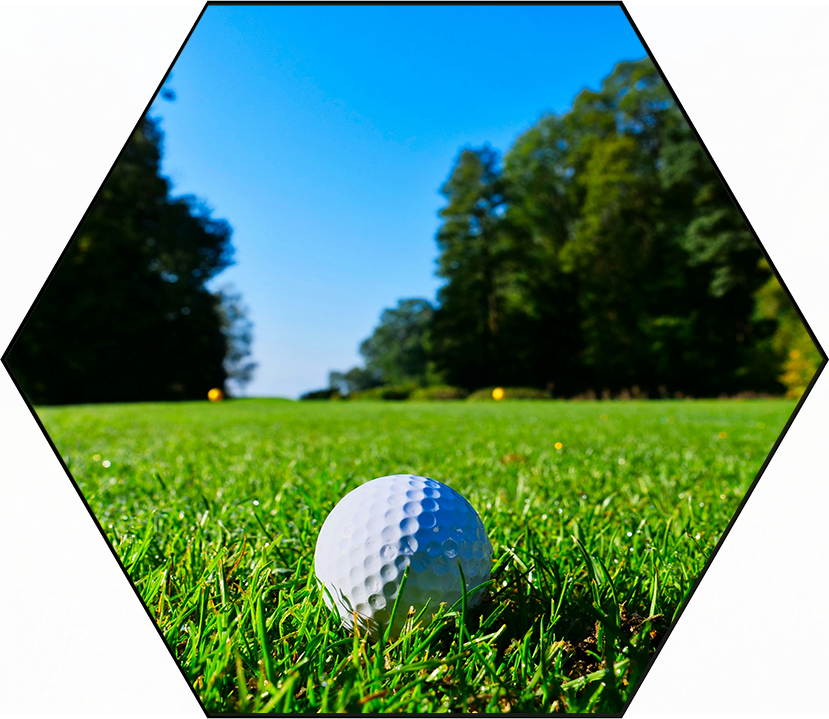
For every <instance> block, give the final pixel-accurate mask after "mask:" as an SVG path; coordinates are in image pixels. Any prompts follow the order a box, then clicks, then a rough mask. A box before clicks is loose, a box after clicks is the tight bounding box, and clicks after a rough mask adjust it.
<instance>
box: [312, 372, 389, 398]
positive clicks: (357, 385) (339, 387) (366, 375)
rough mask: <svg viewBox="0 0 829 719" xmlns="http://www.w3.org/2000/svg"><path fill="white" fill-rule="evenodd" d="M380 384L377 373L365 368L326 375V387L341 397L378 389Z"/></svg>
mask: <svg viewBox="0 0 829 719" xmlns="http://www.w3.org/2000/svg"><path fill="white" fill-rule="evenodd" d="M382 384H383V382H382V380H381V379H380V377H379V375H378V373H377V372H376V371H372V370H369V369H366V368H365V367H352V368H351V369H350V370H348V372H336V371H335V372H330V373H329V374H328V386H329V387H330V389H331V390H332V391H334V392H336V393H337V394H341V395H353V394H356V393H357V392H365V391H366V390H370V389H374V388H375V387H380V386H381V385H382ZM320 391H324V390H320Z"/></svg>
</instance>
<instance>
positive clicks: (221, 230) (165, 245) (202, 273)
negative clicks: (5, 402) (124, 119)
mask: <svg viewBox="0 0 829 719" xmlns="http://www.w3.org/2000/svg"><path fill="white" fill-rule="evenodd" d="M161 142H162V135H161V131H160V130H159V127H158V125H157V123H156V122H155V121H153V120H152V119H149V118H145V119H144V120H142V122H141V123H140V125H139V126H138V128H137V130H136V131H135V134H134V135H133V137H132V138H131V139H130V141H129V143H128V144H127V146H126V148H125V150H124V153H123V156H122V157H121V158H120V159H119V161H118V162H117V164H116V165H115V167H114V168H113V170H112V173H111V174H110V175H109V177H108V178H107V180H106V182H105V184H104V185H103V187H102V189H101V191H100V193H99V195H98V196H97V197H96V199H95V202H94V203H93V204H92V207H91V208H90V210H89V212H88V214H87V215H86V217H85V219H84V221H83V223H82V224H81V226H80V227H79V228H78V230H77V232H76V234H75V235H74V237H73V240H72V242H71V244H70V246H69V247H68V249H67V251H66V253H65V255H64V257H63V258H62V260H61V262H60V264H59V266H58V267H57V269H56V271H55V273H54V275H53V277H52V278H51V280H50V282H49V284H48V286H47V287H46V289H45V290H44V292H43V295H42V297H41V299H40V301H39V302H38V304H37V305H36V306H35V308H34V309H33V311H32V314H31V317H30V318H29V320H28V322H27V323H26V325H25V327H24V328H23V331H22V333H21V335H20V336H19V338H18V339H17V341H16V343H15V345H14V347H13V348H12V350H11V352H10V354H9V358H8V360H9V364H10V366H11V368H12V370H13V372H14V375H15V377H16V378H17V379H18V381H19V382H20V384H21V386H22V388H23V391H24V392H25V394H26V395H27V396H28V397H29V399H30V400H32V401H34V402H48V403H67V402H99V401H119V400H123V401H126V400H155V399H180V398H201V397H204V396H205V395H206V393H207V391H208V390H209V389H211V388H212V387H219V388H224V384H225V380H226V379H227V376H228V372H229V371H230V372H231V374H232V375H233V376H234V378H235V379H236V380H238V381H239V382H241V383H243V382H244V381H245V380H246V379H248V378H249V376H250V371H251V370H252V366H251V365H250V364H245V363H244V359H245V357H246V356H247V354H248V352H247V346H248V345H249V343H250V326H249V323H247V322H246V319H245V316H244V308H243V307H242V306H241V305H240V304H239V302H238V297H237V296H235V295H233V294H232V293H230V292H225V293H224V294H222V293H212V292H210V291H209V290H208V289H207V287H206V283H207V282H208V281H209V280H210V279H212V278H214V277H215V276H216V275H217V274H219V273H220V272H221V271H222V270H223V269H225V268H226V267H227V266H229V265H230V264H231V260H232V253H233V248H232V246H231V244H230V236H231V229H230V226H229V225H228V224H227V222H225V221H224V220H217V219H214V218H212V217H211V215H210V211H209V210H208V208H207V207H206V206H205V205H204V204H202V203H201V202H199V201H198V200H197V199H196V198H194V197H191V196H185V197H173V196H172V195H171V188H170V183H169V182H168V181H167V180H166V179H165V178H163V177H162V176H161V175H160V174H159V173H160V161H161ZM226 359H227V360H228V364H227V366H225V360H226Z"/></svg>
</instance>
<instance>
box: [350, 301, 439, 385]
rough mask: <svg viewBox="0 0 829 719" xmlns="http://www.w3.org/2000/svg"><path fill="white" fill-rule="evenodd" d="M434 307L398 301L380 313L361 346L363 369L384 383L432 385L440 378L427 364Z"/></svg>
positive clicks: (424, 302) (426, 302)
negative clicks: (375, 325) (378, 320)
mask: <svg viewBox="0 0 829 719" xmlns="http://www.w3.org/2000/svg"><path fill="white" fill-rule="evenodd" d="M433 314H434V307H433V306H432V304H431V303H430V302H429V301H428V300H424V299H408V300H400V302H398V304H397V307H396V308H394V309H387V310H384V311H383V314H382V316H381V318H380V324H379V325H378V326H377V327H376V328H375V330H374V332H373V333H372V335H371V337H369V338H368V339H366V340H365V341H364V342H363V343H362V344H361V345H360V354H361V355H363V357H364V358H365V365H366V370H368V371H369V372H370V373H371V374H372V376H375V377H377V378H379V380H380V381H382V382H383V383H384V384H395V385H401V384H407V383H412V384H419V385H421V386H426V385H428V384H433V383H434V382H436V381H437V380H438V379H439V378H438V377H437V376H436V373H435V372H434V369H433V368H432V366H431V364H430V361H429V353H430V343H429V327H430V324H431V321H432V316H433Z"/></svg>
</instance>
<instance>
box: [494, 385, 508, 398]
mask: <svg viewBox="0 0 829 719" xmlns="http://www.w3.org/2000/svg"><path fill="white" fill-rule="evenodd" d="M505 394H506V392H504V388H503V387H496V388H495V389H494V390H492V399H495V400H500V399H504V395H505Z"/></svg>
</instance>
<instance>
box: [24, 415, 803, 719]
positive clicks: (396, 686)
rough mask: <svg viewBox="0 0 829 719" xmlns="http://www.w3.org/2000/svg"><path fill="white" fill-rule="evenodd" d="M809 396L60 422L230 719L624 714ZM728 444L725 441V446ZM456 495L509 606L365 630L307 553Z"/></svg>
mask: <svg viewBox="0 0 829 719" xmlns="http://www.w3.org/2000/svg"><path fill="white" fill-rule="evenodd" d="M794 404H795V403H794V401H791V400H774V401H764V400H758V401H751V402H747V401H744V402H733V401H732V402H724V401H719V402H718V401H707V402H701V401H696V402H673V401H664V402H624V403H619V402H591V403H563V402H558V401H552V402H537V403H508V402H507V403H466V402H459V403H452V402H447V403H428V404H427V403H423V404H410V403H406V404H397V403H350V402H340V403H328V402H322V403H315V402H307V403H297V402H287V401H275V400H237V401H235V402H232V403H221V404H216V405H214V404H208V403H206V402H203V403H192V404H191V403H176V404H146V405H140V404H139V405H122V406H119V405H102V406H85V407H67V408H47V409H42V410H39V415H40V418H41V420H42V421H43V424H44V426H45V428H46V430H47V431H48V432H49V434H50V436H51V437H52V439H53V440H54V442H55V445H56V447H57V449H58V451H59V452H60V453H61V455H62V457H63V458H64V461H65V462H66V464H67V466H68V467H69V469H70V471H71V472H72V474H73V476H74V478H75V480H76V481H77V482H78V484H79V487H80V489H81V491H82V493H83V495H84V497H85V499H86V500H87V502H88V503H89V506H90V507H91V509H92V511H93V513H94V514H95V516H96V518H97V520H98V521H99V522H100V525H101V527H102V529H103V531H104V533H105V534H106V537H107V539H108V540H109V542H110V543H111V544H112V546H113V548H114V550H115V551H116V553H117V554H118V557H119V558H120V560H121V562H122V563H123V565H124V566H125V567H126V569H127V571H128V573H129V575H130V577H131V578H132V580H133V581H134V583H135V586H136V588H137V590H138V592H139V593H140V595H141V597H142V599H143V601H144V602H145V603H146V606H147V608H148V609H149V611H150V613H151V614H152V616H153V618H154V619H155V621H156V622H157V624H158V627H159V629H160V631H161V634H162V636H163V637H164V640H165V641H166V642H167V644H168V646H169V647H170V649H171V651H172V652H173V654H174V656H175V657H176V659H177V660H178V662H179V663H180V664H181V666H182V668H183V671H184V673H185V675H186V676H187V678H188V680H189V681H190V682H191V683H192V684H193V686H194V687H195V690H196V692H197V693H198V695H199V697H200V698H201V700H202V701H203V702H204V705H205V707H206V709H207V711H208V712H209V713H222V712H244V713H249V712H274V711H275V712H280V713H315V712H332V713H333V712H339V711H346V712H353V713H358V712H369V713H371V712H388V713H396V714H400V713H431V712H439V711H440V712H443V711H452V712H468V711H481V712H484V711H490V712H502V711H512V712H526V713H547V712H573V713H575V712H588V711H589V712H600V713H618V712H620V711H621V710H622V708H623V705H624V702H625V701H626V699H627V698H628V697H630V695H631V693H632V692H633V690H634V688H635V687H636V684H637V682H638V680H639V678H640V677H641V676H642V673H643V672H644V671H645V669H646V668H647V666H648V662H649V660H650V659H651V657H652V656H653V651H654V649H655V647H656V646H657V645H658V644H659V642H660V641H661V638H662V637H663V636H664V634H665V631H666V629H667V627H668V625H669V624H670V623H671V622H672V621H673V618H674V617H675V615H676V612H677V611H678V609H679V608H680V607H681V605H682V603H683V601H684V600H685V598H686V597H687V595H688V592H689V591H690V590H691V588H692V587H693V584H694V581H695V578H696V577H697V576H699V573H700V571H701V569H702V568H703V566H704V565H705V563H706V562H707V560H708V558H709V557H710V555H711V552H712V551H713V549H714V548H715V547H716V546H717V544H718V542H719V540H720V538H721V536H722V533H723V531H724V529H725V528H726V526H727V524H728V522H729V520H730V519H731V518H732V516H733V515H734V512H735V511H736V509H737V507H738V506H739V504H740V502H741V501H742V499H743V497H744V495H745V492H746V490H747V488H748V487H749V485H750V484H751V482H752V480H753V479H754V477H755V475H756V473H757V471H758V470H759V468H760V467H761V465H762V463H763V460H764V459H765V457H766V456H767V453H768V451H769V450H770V448H771V447H772V445H773V443H774V441H775V440H776V438H777V437H778V435H779V432H780V430H781V429H782V427H783V425H784V424H785V422H786V420H787V419H788V417H789V415H790V413H791V411H792V409H793V407H794ZM722 433H725V434H726V435H727V436H726V437H723V436H722ZM397 472H406V473H409V472H411V473H417V474H424V475H429V476H432V477H434V478H436V479H438V480H440V481H443V482H446V483H448V484H450V485H451V486H453V487H454V488H455V489H457V490H458V491H460V492H461V493H462V494H463V495H464V496H466V497H467V498H468V499H469V501H470V502H471V503H472V505H473V506H474V507H476V508H477V509H478V511H479V512H480V514H481V516H482V519H483V521H484V525H485V526H486V528H487V532H488V534H489V536H490V539H491V541H492V544H493V547H494V550H495V563H494V571H493V580H492V584H491V585H490V587H489V596H488V599H487V600H486V601H485V602H484V603H483V604H482V605H481V606H480V607H478V608H476V609H467V610H466V611H465V612H464V609H463V607H462V606H460V605H458V606H455V607H444V608H435V609H436V612H435V616H434V617H433V616H431V615H424V616H423V617H421V619H420V620H419V621H418V622H417V623H416V624H415V625H414V626H412V625H411V624H410V628H409V630H408V631H404V634H403V636H402V637H401V638H400V639H399V640H396V641H394V642H388V643H385V644H376V645H372V644H370V643H367V642H366V641H365V638H363V637H359V636H351V635H349V634H348V633H347V632H345V631H344V630H343V629H342V627H341V626H340V624H339V622H338V620H337V618H336V614H335V613H333V612H331V611H329V610H328V609H326V606H325V603H324V602H323V601H322V594H321V591H320V589H319V588H318V586H317V584H316V581H315V579H314V574H313V567H312V565H311V561H310V559H309V558H310V557H312V556H313V553H314V546H315V542H316V538H317V534H318V532H319V529H320V526H321V525H322V522H323V521H324V519H325V517H326V516H327V514H328V512H329V511H330V510H331V508H332V507H333V506H334V504H335V503H336V502H337V501H338V500H339V499H340V498H341V497H342V496H343V495H344V494H345V493H346V492H348V491H350V490H351V489H353V488H355V487H356V486H358V485H359V484H361V483H363V482H365V481H367V480H369V479H371V478H373V477H377V476H381V475H386V474H392V473H397Z"/></svg>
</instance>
